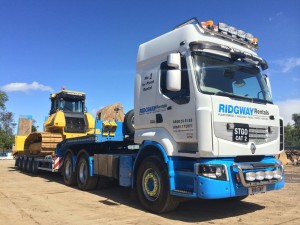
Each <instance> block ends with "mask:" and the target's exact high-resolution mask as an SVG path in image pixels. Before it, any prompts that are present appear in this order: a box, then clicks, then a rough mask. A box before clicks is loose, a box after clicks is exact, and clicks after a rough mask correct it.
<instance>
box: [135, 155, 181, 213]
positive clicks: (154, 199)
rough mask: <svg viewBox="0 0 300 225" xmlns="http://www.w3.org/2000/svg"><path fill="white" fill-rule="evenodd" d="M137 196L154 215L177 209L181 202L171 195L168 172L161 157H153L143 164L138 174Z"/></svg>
mask: <svg viewBox="0 0 300 225" xmlns="http://www.w3.org/2000/svg"><path fill="white" fill-rule="evenodd" d="M137 195H138V199H139V201H140V203H141V204H142V206H143V207H144V208H145V209H147V210H149V211H150V212H153V213H164V212H168V211H171V210H174V209H175V208H177V206H178V204H179V202H178V200H177V199H176V198H175V197H174V196H172V195H170V187H169V177H168V172H167V169H166V166H165V165H164V162H163V161H162V160H161V159H160V158H159V157H157V156H151V157H149V158H146V159H145V160H144V161H143V162H142V164H141V166H140V168H139V169H138V174H137Z"/></svg>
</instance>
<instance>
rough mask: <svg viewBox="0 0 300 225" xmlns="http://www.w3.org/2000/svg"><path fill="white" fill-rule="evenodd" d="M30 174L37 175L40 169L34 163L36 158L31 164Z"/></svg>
mask: <svg viewBox="0 0 300 225" xmlns="http://www.w3.org/2000/svg"><path fill="white" fill-rule="evenodd" d="M30 172H31V173H32V174H33V175H35V174H37V173H38V168H37V164H36V162H35V161H34V158H32V160H31V162H30Z"/></svg>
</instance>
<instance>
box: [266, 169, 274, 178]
mask: <svg viewBox="0 0 300 225" xmlns="http://www.w3.org/2000/svg"><path fill="white" fill-rule="evenodd" d="M265 178H266V179H268V180H271V179H272V178H273V171H270V170H269V171H266V172H265Z"/></svg>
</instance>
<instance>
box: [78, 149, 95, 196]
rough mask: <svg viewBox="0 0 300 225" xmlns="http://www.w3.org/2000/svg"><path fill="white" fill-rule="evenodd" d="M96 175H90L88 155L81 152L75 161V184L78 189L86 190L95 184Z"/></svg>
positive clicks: (93, 187)
mask: <svg viewBox="0 0 300 225" xmlns="http://www.w3.org/2000/svg"><path fill="white" fill-rule="evenodd" d="M97 180H98V177H97V176H90V167H89V163H88V156H87V155H85V154H83V155H82V156H80V158H79V161H78V163H77V184H78V187H79V189H80V190H83V191H87V190H91V189H95V188H96V186H97Z"/></svg>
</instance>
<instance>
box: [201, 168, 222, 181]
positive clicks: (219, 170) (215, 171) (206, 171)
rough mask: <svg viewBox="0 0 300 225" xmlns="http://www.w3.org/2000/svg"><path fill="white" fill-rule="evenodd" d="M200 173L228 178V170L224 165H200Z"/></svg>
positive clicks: (206, 175) (216, 177)
mask: <svg viewBox="0 0 300 225" xmlns="http://www.w3.org/2000/svg"><path fill="white" fill-rule="evenodd" d="M198 174H199V175H200V176H204V177H209V178H212V179H217V180H227V171H226V167H225V166H224V165H203V164H202V165H201V164H200V165H199V167H198Z"/></svg>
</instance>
